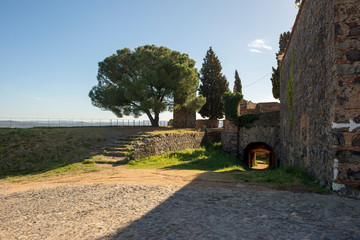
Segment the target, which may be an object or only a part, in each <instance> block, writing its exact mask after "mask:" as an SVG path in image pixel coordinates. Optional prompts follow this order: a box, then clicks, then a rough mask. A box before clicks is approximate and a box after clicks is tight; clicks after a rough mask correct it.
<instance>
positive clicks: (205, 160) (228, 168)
mask: <svg viewBox="0 0 360 240" xmlns="http://www.w3.org/2000/svg"><path fill="white" fill-rule="evenodd" d="M128 168H133V169H134V168H135V169H136V168H156V169H187V170H203V171H212V172H217V173H226V172H228V173H229V172H231V173H233V174H235V177H236V179H238V180H242V181H245V182H254V183H261V184H266V185H270V186H273V187H276V188H280V189H281V188H286V189H291V187H292V186H297V187H299V186H300V187H299V188H302V189H307V191H313V192H318V193H329V192H330V191H329V190H327V189H325V188H321V187H320V186H318V185H317V184H315V183H314V179H313V177H311V176H310V175H309V174H308V173H307V172H306V171H305V170H303V169H300V168H297V167H294V166H284V167H280V168H268V169H265V170H252V169H250V168H249V167H247V166H246V165H245V164H243V163H242V162H240V161H239V160H238V159H237V158H235V157H232V156H231V155H230V154H228V153H226V152H224V151H223V150H222V149H221V144H219V143H215V144H213V145H208V146H206V147H200V148H196V149H188V150H184V151H176V152H171V153H166V154H163V155H161V156H152V157H148V158H141V159H138V160H135V161H132V162H130V163H128Z"/></svg>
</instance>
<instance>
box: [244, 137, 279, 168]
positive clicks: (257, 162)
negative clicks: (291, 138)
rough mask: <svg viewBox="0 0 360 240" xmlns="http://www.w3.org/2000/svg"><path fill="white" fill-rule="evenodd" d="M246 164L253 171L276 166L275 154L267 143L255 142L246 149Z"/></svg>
mask: <svg viewBox="0 0 360 240" xmlns="http://www.w3.org/2000/svg"><path fill="white" fill-rule="evenodd" d="M244 162H245V163H246V164H247V165H248V166H249V167H250V168H253V169H266V168H268V167H273V166H275V152H274V150H273V149H272V147H270V146H269V145H267V144H266V143H263V142H253V143H250V144H248V145H247V146H246V148H245V149H244Z"/></svg>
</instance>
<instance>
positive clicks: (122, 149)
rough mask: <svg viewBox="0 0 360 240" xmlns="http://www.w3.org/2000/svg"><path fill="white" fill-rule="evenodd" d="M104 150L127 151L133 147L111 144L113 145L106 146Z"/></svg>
mask: <svg viewBox="0 0 360 240" xmlns="http://www.w3.org/2000/svg"><path fill="white" fill-rule="evenodd" d="M103 150H105V151H120V152H127V151H129V150H132V148H127V147H125V146H119V145H111V146H107V147H104V148H103Z"/></svg>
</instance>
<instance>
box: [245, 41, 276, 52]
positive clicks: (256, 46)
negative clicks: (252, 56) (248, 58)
mask: <svg viewBox="0 0 360 240" xmlns="http://www.w3.org/2000/svg"><path fill="white" fill-rule="evenodd" d="M248 46H249V47H250V52H252V53H263V52H262V51H261V50H260V49H266V50H271V49H272V48H271V46H269V45H267V44H266V43H265V40H263V39H255V40H254V41H252V42H251V43H250V44H248Z"/></svg>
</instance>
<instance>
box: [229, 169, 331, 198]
mask: <svg viewBox="0 0 360 240" xmlns="http://www.w3.org/2000/svg"><path fill="white" fill-rule="evenodd" d="M236 178H238V179H240V180H243V181H245V182H255V183H265V184H269V185H272V186H274V187H277V188H287V187H291V186H307V187H308V188H311V189H312V190H313V191H315V192H318V193H329V192H331V191H330V190H327V189H325V188H322V187H320V186H319V185H317V184H315V183H314V178H313V177H312V176H311V175H309V174H308V173H307V172H306V171H305V170H303V169H301V168H298V167H295V166H290V165H288V166H284V167H279V168H269V169H266V170H261V171H249V172H245V173H243V174H239V175H237V176H236Z"/></svg>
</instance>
